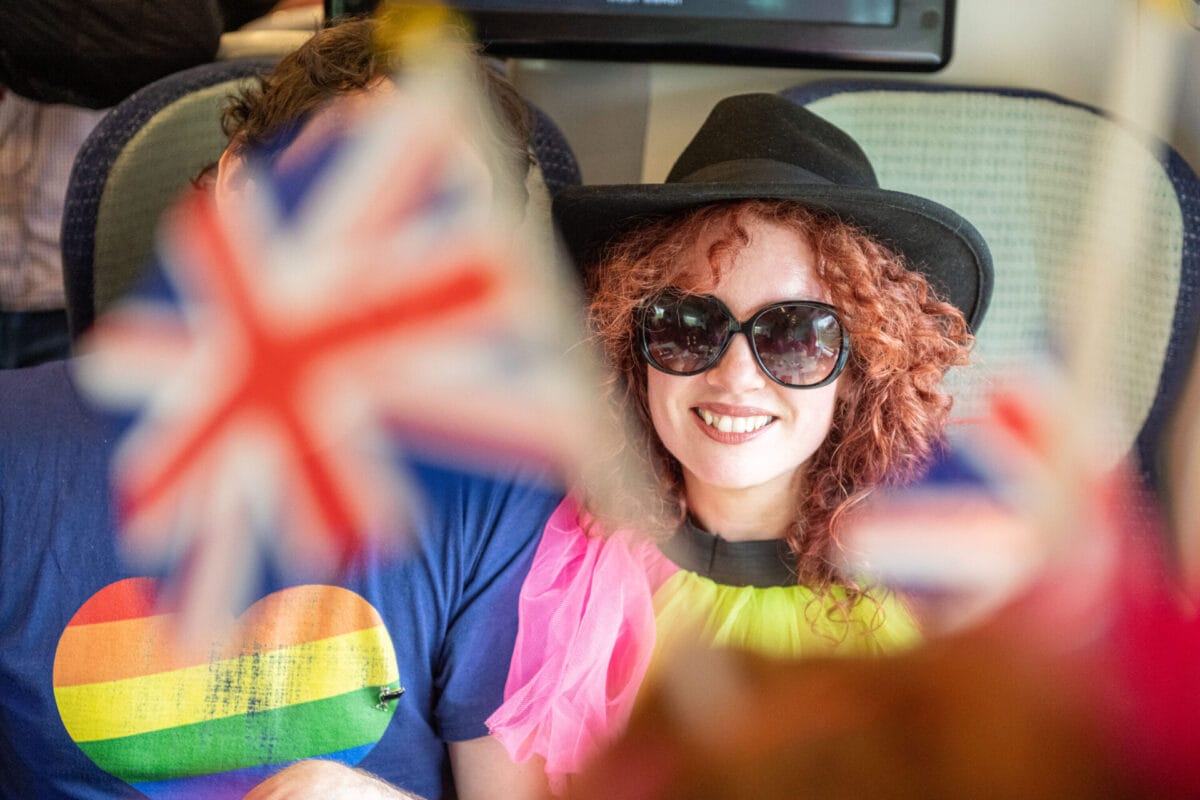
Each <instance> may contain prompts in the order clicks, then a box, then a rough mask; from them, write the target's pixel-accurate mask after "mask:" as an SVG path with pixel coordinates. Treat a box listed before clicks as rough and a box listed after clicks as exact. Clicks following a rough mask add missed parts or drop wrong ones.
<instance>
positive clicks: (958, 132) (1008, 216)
mask: <svg viewBox="0 0 1200 800" xmlns="http://www.w3.org/2000/svg"><path fill="white" fill-rule="evenodd" d="M782 94H783V95H785V96H786V97H788V98H790V99H792V100H794V101H795V102H798V103H802V104H805V105H807V106H809V107H811V108H812V109H813V110H814V111H816V112H817V113H819V114H821V115H822V116H825V117H827V118H828V119H830V120H831V121H833V122H835V123H836V124H837V125H839V126H841V127H842V128H844V129H845V130H847V131H848V132H849V133H850V134H851V135H852V136H854V137H855V139H857V140H858V141H859V142H860V143H861V144H862V146H863V149H864V150H865V151H866V152H867V154H868V156H869V157H870V159H871V162H872V163H873V164H874V165H875V167H876V172H877V174H878V178H879V182H880V184H881V185H883V186H886V187H888V188H891V189H898V190H901V191H909V192H912V193H913V194H917V195H922V196H925V197H930V198H932V199H934V200H938V201H940V202H943V203H945V204H946V205H948V206H950V207H951V208H954V209H956V210H958V211H960V212H961V213H962V214H963V215H964V216H965V217H966V218H967V219H969V220H971V221H972V222H973V223H974V224H975V225H976V226H977V227H978V228H979V230H980V231H981V233H983V235H984V237H985V238H986V239H987V241H988V243H989V245H990V247H991V249H992V253H993V256H994V262H995V284H994V290H993V295H992V302H991V306H990V310H989V311H988V315H987V318H986V319H985V320H984V322H983V323H982V325H981V326H980V330H979V331H978V341H977V348H976V360H977V362H978V366H977V367H976V368H973V369H969V370H959V371H958V374H957V375H952V376H951V380H952V382H953V386H954V388H955V392H956V398H957V399H956V405H955V416H956V417H957V418H972V417H974V416H976V415H977V414H978V413H980V411H981V406H980V403H981V402H982V399H983V396H984V395H985V393H986V392H987V391H988V387H989V386H990V385H993V384H992V382H993V381H994V379H995V377H996V376H997V375H1002V374H1013V373H1014V372H1016V373H1017V374H1025V375H1029V374H1031V372H1030V367H1031V362H1032V361H1034V360H1037V359H1040V358H1042V357H1044V356H1053V354H1054V353H1056V352H1061V350H1060V349H1059V346H1060V344H1061V342H1062V341H1063V339H1062V336H1063V332H1064V330H1065V329H1064V327H1063V325H1062V324H1061V323H1062V322H1063V321H1070V320H1073V319H1075V318H1076V317H1077V315H1078V312H1079V310H1080V309H1079V306H1078V305H1077V304H1078V303H1080V302H1082V301H1083V300H1082V298H1084V297H1086V296H1087V292H1086V291H1084V288H1085V287H1086V285H1087V282H1088V281H1090V280H1094V279H1095V275H1094V274H1093V273H1092V272H1091V271H1092V270H1093V269H1094V265H1092V264H1088V263H1081V262H1082V261H1084V260H1086V259H1083V258H1081V257H1080V255H1079V254H1080V253H1081V252H1082V250H1081V249H1080V248H1079V247H1078V246H1077V245H1078V242H1077V237H1078V236H1079V234H1080V232H1081V230H1083V229H1084V227H1085V226H1086V225H1087V224H1088V221H1089V219H1091V217H1090V216H1089V206H1088V200H1089V199H1090V198H1091V197H1093V196H1095V192H1096V187H1097V186H1098V182H1099V179H1100V178H1101V177H1102V176H1101V175H1100V174H1098V173H1099V170H1100V167H1099V166H1098V165H1099V164H1100V163H1101V161H1100V160H1099V159H1098V158H1097V157H1096V155H1097V153H1098V152H1100V150H1099V149H1100V148H1107V150H1106V152H1108V153H1113V152H1116V153H1120V154H1121V156H1122V157H1123V158H1122V160H1121V161H1120V163H1122V164H1126V165H1128V168H1127V170H1126V172H1124V173H1122V174H1126V175H1136V176H1138V177H1139V178H1140V180H1141V183H1140V185H1142V186H1145V187H1148V191H1146V192H1145V193H1144V194H1143V195H1142V197H1143V200H1142V202H1143V203H1145V204H1147V205H1146V206H1145V208H1146V211H1147V213H1146V214H1145V216H1144V217H1143V218H1142V221H1141V224H1140V225H1139V226H1138V227H1137V229H1136V231H1135V232H1134V233H1133V236H1134V239H1135V241H1134V242H1133V243H1132V254H1133V255H1132V261H1131V264H1132V267H1131V268H1130V269H1129V272H1130V273H1131V274H1130V280H1128V282H1127V283H1126V284H1125V285H1124V286H1122V287H1121V288H1120V289H1119V295H1118V294H1117V293H1114V296H1115V297H1116V300H1115V301H1114V302H1112V303H1111V304H1110V305H1111V310H1112V312H1113V313H1112V314H1111V316H1112V324H1111V325H1109V326H1108V327H1106V329H1105V333H1106V339H1107V341H1105V342H1104V343H1103V362H1104V363H1103V365H1102V366H1101V368H1100V369H1099V370H1097V372H1098V375H1097V376H1096V377H1097V379H1098V381H1099V385H1097V386H1093V387H1092V390H1093V392H1094V396H1096V397H1102V398H1106V399H1109V400H1111V401H1112V404H1113V411H1114V413H1113V414H1112V418H1111V422H1110V423H1109V424H1108V425H1107V426H1106V427H1108V428H1110V430H1106V431H1103V432H1102V433H1103V434H1105V438H1104V442H1105V452H1106V453H1107V454H1108V456H1109V457H1111V459H1112V462H1113V463H1115V462H1116V460H1117V459H1119V458H1121V457H1123V456H1125V455H1126V454H1128V453H1130V452H1133V453H1136V455H1137V458H1138V463H1139V466H1140V468H1141V470H1142V472H1143V475H1144V476H1145V477H1146V478H1147V479H1148V480H1150V482H1151V484H1152V485H1156V486H1161V482H1160V475H1159V471H1160V469H1161V464H1160V461H1161V459H1162V455H1163V454H1162V452H1161V446H1160V445H1161V444H1162V438H1163V436H1164V432H1165V431H1166V429H1167V426H1168V425H1169V423H1170V418H1171V412H1172V411H1173V409H1174V408H1175V407H1176V404H1177V402H1178V400H1179V398H1180V396H1181V394H1182V392H1183V390H1184V385H1185V383H1186V379H1187V375H1188V371H1189V369H1190V367H1191V364H1192V361H1193V353H1194V351H1195V348H1196V340H1197V330H1198V328H1200V308H1198V306H1197V304H1198V302H1200V181H1198V180H1197V177H1196V173H1195V172H1194V171H1193V170H1192V168H1191V167H1189V166H1188V164H1187V163H1186V162H1185V161H1184V160H1183V158H1182V157H1180V155H1179V154H1178V153H1177V152H1175V151H1174V150H1173V149H1171V148H1170V147H1169V146H1167V145H1166V144H1165V143H1163V142H1160V141H1157V140H1156V139H1154V138H1153V137H1149V136H1147V135H1145V134H1144V133H1142V132H1140V131H1139V130H1137V129H1136V127H1135V126H1133V125H1130V124H1126V123H1122V122H1118V121H1116V120H1115V119H1113V118H1110V117H1108V116H1104V115H1102V114H1100V113H1098V112H1097V111H1096V110H1094V109H1092V108H1089V107H1086V106H1083V105H1081V104H1079V103H1075V102H1071V101H1068V100H1066V99H1064V98H1062V97H1058V96H1055V95H1051V94H1047V93H1043V92H1038V91H1023V90H1015V89H1001V88H990V87H970V86H950V85H941V84H934V83H917V82H902V81H891V80H871V79H852V80H831V81H820V82H814V83H812V84H807V85H800V86H794V87H791V88H789V89H786V90H784V91H783V92H782ZM1131 202H1132V200H1131Z"/></svg>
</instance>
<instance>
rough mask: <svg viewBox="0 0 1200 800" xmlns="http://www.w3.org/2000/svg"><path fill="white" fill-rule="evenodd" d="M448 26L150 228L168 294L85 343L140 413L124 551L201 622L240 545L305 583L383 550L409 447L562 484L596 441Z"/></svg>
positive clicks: (97, 382)
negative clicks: (362, 551) (391, 69)
mask: <svg viewBox="0 0 1200 800" xmlns="http://www.w3.org/2000/svg"><path fill="white" fill-rule="evenodd" d="M435 17H436V14H435ZM443 22H444V20H440V19H436V18H435V19H434V20H433V21H432V22H430V21H425V22H422V23H420V24H417V25H415V26H414V25H410V26H409V27H408V28H406V29H404V30H403V31H401V33H400V34H398V38H399V39H400V41H399V42H398V43H396V44H395V46H399V47H404V48H407V51H406V52H405V54H404V55H405V58H404V61H405V64H406V67H405V69H404V71H403V73H402V74H401V75H399V76H397V78H396V81H395V86H392V85H390V84H389V85H385V86H384V87H383V88H381V89H379V90H371V91H369V92H363V93H360V94H359V95H358V96H356V97H354V98H346V99H344V100H343V102H350V101H351V100H353V102H354V103H355V104H356V110H355V113H354V114H353V115H352V116H351V115H349V114H348V115H347V117H348V118H351V119H352V122H351V124H350V126H349V128H348V129H337V130H329V131H326V132H325V134H324V135H322V136H321V137H320V140H319V141H317V142H315V143H313V142H308V143H307V144H308V146H307V147H306V149H305V150H304V152H302V153H300V154H299V156H298V157H297V158H292V159H291V163H292V164H293V166H291V167H289V168H288V169H284V168H283V167H282V166H280V167H278V168H276V169H274V170H271V171H269V172H268V171H267V170H264V169H259V170H258V174H256V175H254V176H253V178H252V179H251V180H248V181H247V182H246V183H245V184H244V188H243V189H242V190H241V191H239V192H237V193H235V194H231V195H228V196H225V195H223V196H221V197H220V198H219V200H220V202H217V201H216V200H214V197H213V195H212V194H208V193H199V192H197V193H193V194H191V195H190V196H188V197H186V198H185V199H184V200H183V201H182V202H181V203H180V204H179V205H178V207H177V208H175V209H174V211H173V212H172V213H170V215H169V216H168V218H167V220H166V222H165V226H164V228H163V230H162V232H161V244H160V256H161V261H162V265H163V267H164V269H165V272H166V274H167V277H168V278H169V281H170V283H171V284H172V287H173V289H174V291H175V293H176V294H177V299H176V301H175V302H165V301H163V300H161V299H153V298H147V297H141V298H140V299H134V300H132V301H130V302H127V303H126V304H125V305H124V306H123V307H121V308H119V310H116V311H115V312H114V313H110V314H108V315H107V316H106V317H105V318H103V319H101V320H100V321H99V322H98V324H97V325H96V327H95V331H94V333H93V334H92V336H91V337H90V339H89V340H88V342H87V351H86V352H87V355H86V357H85V358H84V359H82V360H81V364H82V366H81V369H80V373H81V377H82V379H83V383H84V385H85V386H86V388H87V389H88V390H89V391H90V392H91V394H92V395H93V396H94V397H96V398H97V399H99V400H100V401H102V402H104V403H106V404H108V405H111V406H114V407H128V408H133V409H135V410H136V412H137V418H136V422H135V423H134V425H133V427H132V429H131V430H130V432H129V434H128V436H127V437H126V439H125V440H124V441H123V443H122V445H121V448H120V451H119V454H118V459H117V464H116V467H115V475H114V481H115V487H116V498H117V509H118V513H119V516H120V523H121V526H122V529H123V533H124V536H125V539H126V543H127V544H128V545H129V546H130V547H131V549H132V552H133V553H134V555H135V556H137V557H138V558H140V559H142V560H149V561H152V562H157V563H162V562H163V560H164V559H165V560H167V562H168V563H175V564H177V565H185V566H186V569H185V570H184V572H183V576H184V578H185V580H184V581H183V582H182V586H181V593H182V598H181V599H182V602H183V605H184V608H185V609H191V610H192V611H193V612H195V613H196V614H198V615H200V618H207V617H208V615H210V614H217V613H219V610H221V609H224V608H226V607H227V605H228V603H230V602H231V598H238V597H239V596H240V595H241V594H242V593H243V591H244V589H245V588H246V585H245V584H246V581H247V580H248V578H249V571H250V570H251V569H252V568H253V566H254V565H256V564H257V560H256V552H257V549H258V548H259V547H260V545H261V544H262V542H261V541H256V539H270V538H272V537H273V538H274V541H273V542H272V544H274V545H275V546H276V550H277V552H279V553H280V554H281V555H282V556H283V557H284V560H285V562H286V561H290V562H291V563H292V565H293V566H298V567H300V568H303V569H305V570H307V571H309V572H311V571H313V570H314V569H319V568H321V567H325V566H328V565H336V564H340V563H343V562H344V560H345V559H346V558H348V557H350V556H352V555H353V554H354V553H355V552H356V551H357V550H359V548H361V547H362V546H363V545H364V544H365V543H366V542H367V541H368V540H374V541H376V542H381V543H382V544H385V545H386V544H396V543H397V542H398V539H399V538H400V537H401V535H402V532H403V530H404V522H405V510H406V508H408V507H409V506H410V504H412V503H415V502H419V498H416V497H412V496H410V495H409V494H408V490H407V488H406V482H405V480H404V475H403V474H402V471H401V470H399V469H398V467H397V464H398V463H399V462H398V460H397V457H396V456H397V453H396V452H395V451H396V450H397V449H398V448H399V449H402V448H403V447H405V446H407V445H408V444H409V443H412V442H416V443H418V444H419V445H420V446H422V447H424V448H426V449H428V450H429V451H432V452H435V453H436V454H437V455H439V456H441V457H443V458H448V457H467V458H471V459H474V460H475V461H477V462H479V461H482V463H483V465H484V466H486V464H487V463H488V462H487V458H488V456H489V455H500V456H504V457H506V458H507V457H510V456H517V457H522V458H526V459H533V460H536V461H537V462H539V463H541V464H544V465H549V466H552V467H554V468H556V469H557V470H558V471H559V474H560V475H561V476H562V477H564V478H565V479H566V480H570V479H571V478H574V477H576V476H577V475H578V473H579V472H580V470H582V465H583V464H584V461H585V458H586V457H587V456H588V455H589V454H592V453H595V452H597V451H598V450H599V449H600V448H603V447H608V446H609V445H607V444H605V443H603V442H601V441H599V438H602V437H599V435H598V434H597V433H596V431H597V430H598V426H599V424H600V423H601V422H602V421H603V420H604V419H605V415H603V414H601V413H598V411H597V410H596V409H595V408H593V407H592V404H593V403H594V402H595V401H594V398H595V396H596V394H597V392H596V382H595V380H594V375H593V373H592V372H591V371H589V367H590V362H589V360H588V358H587V357H586V353H585V352H584V351H583V349H582V348H580V347H576V345H577V344H578V342H579V339H580V338H581V336H580V333H581V330H582V327H581V325H579V322H578V319H577V313H576V310H577V309H579V308H580V306H581V304H580V301H579V299H578V297H577V296H576V295H575V294H574V293H572V292H571V291H569V290H568V289H566V288H564V287H565V284H562V283H561V279H560V278H559V277H558V274H557V272H556V270H557V265H556V264H555V262H554V259H553V258H552V257H551V256H552V251H551V249H550V247H549V245H548V242H549V241H550V238H549V237H550V233H549V227H548V223H546V227H545V228H544V229H538V227H537V224H536V223H537V222H538V221H537V220H533V221H532V223H533V224H532V225H525V226H522V225H521V224H520V223H521V217H522V214H523V208H522V202H521V200H520V199H519V195H518V193H517V192H515V191H514V187H515V186H516V181H517V180H520V179H521V178H522V177H523V176H514V175H511V174H509V172H508V171H506V168H505V164H506V163H508V161H511V159H509V160H506V159H504V158H503V157H501V156H500V155H499V154H497V153H494V152H491V151H490V150H489V145H488V144H487V143H488V142H491V141H494V140H495V139H496V137H493V136H490V135H488V133H487V132H486V131H485V130H480V126H481V125H487V124H496V123H495V121H494V120H488V119H486V117H487V115H486V114H485V113H481V110H482V109H487V108H490V106H489V104H488V103H487V102H486V101H485V100H484V98H483V97H482V96H481V94H480V88H479V87H478V86H477V85H476V83H475V78H476V77H477V73H476V72H475V71H474V70H473V66H474V62H472V61H471V60H470V59H471V58H472V56H471V55H470V54H469V50H468V45H467V44H465V43H464V41H462V39H461V37H456V36H454V35H453V34H451V33H449V32H448V31H451V30H453V29H452V28H450V27H447V26H445V25H444V24H443ZM381 28H384V29H387V30H392V31H393V33H394V29H390V28H386V26H381ZM330 127H337V126H330ZM292 155H296V154H294V153H288V156H289V157H290V156H292ZM283 163H284V161H283V159H280V160H279V161H278V162H277V164H280V165H282V164H283ZM250 168H251V169H252V170H253V169H254V168H255V164H254V163H253V162H251V163H250ZM539 234H540V236H541V237H543V238H544V241H540V240H538V239H537V236H538V235H539ZM568 350H570V352H568ZM398 432H399V433H400V434H402V436H398V435H397V433H398ZM509 460H511V459H509ZM213 618H214V619H216V618H219V617H213Z"/></svg>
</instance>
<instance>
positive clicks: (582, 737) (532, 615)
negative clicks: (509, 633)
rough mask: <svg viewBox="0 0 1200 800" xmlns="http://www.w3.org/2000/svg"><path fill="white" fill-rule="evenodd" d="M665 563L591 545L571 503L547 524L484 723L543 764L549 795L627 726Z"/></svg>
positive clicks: (605, 541)
mask: <svg viewBox="0 0 1200 800" xmlns="http://www.w3.org/2000/svg"><path fill="white" fill-rule="evenodd" d="M663 560H664V559H662V558H661V556H660V555H659V553H658V549H657V548H656V547H655V546H654V544H653V543H652V542H650V541H647V540H644V539H639V538H637V537H635V536H632V535H628V534H626V533H621V532H618V533H616V534H613V535H611V536H607V537H605V536H589V535H588V534H587V533H586V531H585V530H584V529H583V524H582V523H581V519H580V510H579V508H578V505H577V504H576V503H575V502H574V501H573V500H572V499H571V498H570V497H568V498H566V499H565V500H563V502H562V503H561V504H560V505H559V507H558V509H557V510H556V511H555V512H554V514H553V515H551V517H550V520H549V521H548V522H547V524H546V530H545V533H544V534H543V536H542V541H541V544H540V545H539V546H538V551H537V554H536V555H535V556H534V561H533V566H532V567H531V569H530V572H529V576H528V577H527V578H526V580H525V586H524V588H523V589H522V590H521V597H520V606H519V609H520V630H519V632H518V634H517V640H516V644H515V646H514V650H513V659H512V664H511V666H510V668H509V673H508V682H507V684H506V686H505V693H504V694H505V701H504V704H503V705H502V706H501V707H500V708H499V709H498V710H497V711H496V712H495V713H494V714H493V715H492V716H491V717H490V718H489V719H488V721H487V724H488V728H489V729H490V730H491V732H492V734H493V735H494V736H496V737H497V738H498V739H499V740H500V741H501V742H502V743H503V744H504V746H505V748H506V749H507V750H508V752H509V754H510V755H511V756H512V757H513V758H514V760H516V761H525V760H526V759H528V758H529V757H530V756H531V755H534V754H537V755H541V756H543V757H544V758H545V760H546V774H547V776H548V777H549V778H550V780H551V785H552V786H553V785H555V784H560V782H561V780H562V777H563V776H564V775H567V774H570V773H572V772H576V771H578V770H579V768H580V766H581V765H582V764H583V762H584V761H585V759H586V758H587V757H588V756H589V755H591V754H592V753H594V752H596V750H597V749H598V748H599V747H600V746H602V745H603V744H604V743H605V742H607V741H608V740H609V739H611V738H612V737H614V736H615V735H616V734H617V733H619V732H620V731H621V730H622V729H623V728H624V726H625V724H626V722H628V720H629V715H630V713H631V712H632V710H633V703H634V699H635V698H636V696H637V692H638V688H639V687H640V686H641V684H642V679H643V678H644V677H645V674H646V668H647V666H648V665H649V663H650V657H651V655H652V654H653V652H654V639H655V622H654V606H653V600H652V597H653V591H654V589H655V588H657V587H656V586H654V585H652V583H657V582H658V580H661V579H662V577H665V575H664V574H663V573H664V569H663V567H662V564H661V562H662V561H663ZM670 566H673V565H670ZM666 571H667V572H669V571H670V570H669V569H668V570H666ZM655 573H657V574H658V575H659V576H660V577H659V578H657V579H656V578H654V577H651V575H652V574H655Z"/></svg>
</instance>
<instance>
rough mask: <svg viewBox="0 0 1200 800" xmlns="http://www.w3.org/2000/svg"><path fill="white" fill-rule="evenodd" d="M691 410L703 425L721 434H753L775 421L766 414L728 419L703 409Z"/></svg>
mask: <svg viewBox="0 0 1200 800" xmlns="http://www.w3.org/2000/svg"><path fill="white" fill-rule="evenodd" d="M693 410H694V411H695V412H696V416H698V417H700V419H702V420H703V421H704V424H705V425H707V426H709V427H710V428H714V429H716V430H718V431H720V432H721V433H753V432H754V431H757V430H761V429H763V428H765V427H766V426H767V425H770V424H771V423H772V422H773V421H774V420H775V418H774V417H772V416H770V415H768V414H762V415H756V416H750V417H730V416H726V415H724V414H714V413H712V412H711V411H708V410H706V409H703V408H697V409H693Z"/></svg>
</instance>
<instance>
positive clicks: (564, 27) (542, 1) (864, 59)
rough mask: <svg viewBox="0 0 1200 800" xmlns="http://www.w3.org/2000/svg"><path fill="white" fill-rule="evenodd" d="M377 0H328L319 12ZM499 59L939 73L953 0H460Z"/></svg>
mask: <svg viewBox="0 0 1200 800" xmlns="http://www.w3.org/2000/svg"><path fill="white" fill-rule="evenodd" d="M378 2H379V0H325V12H326V18H327V19H332V18H334V17H336V16H341V15H345V14H361V13H369V12H370V11H372V10H373V9H374V8H375V6H376V5H378ZM449 5H450V6H452V7H454V8H456V9H458V10H460V11H462V12H463V13H465V14H466V15H467V16H468V17H470V18H471V20H472V21H473V23H474V24H475V26H476V30H477V32H478V35H479V38H480V40H481V41H482V42H483V43H484V44H485V46H486V47H487V49H488V51H489V52H491V53H493V54H494V55H497V56H505V57H507V56H513V57H519V58H560V59H590V60H601V61H604V60H610V61H677V62H697V63H719V64H743V65H762V66H774V67H824V68H843V67H844V68H854V69H864V68H868V69H869V68H879V69H887V70H891V71H895V70H908V71H926V72H931V71H935V70H938V69H940V68H942V67H943V66H945V65H946V63H947V62H948V61H949V60H950V51H951V43H952V40H953V24H954V0H457V1H455V2H450V3H449Z"/></svg>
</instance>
